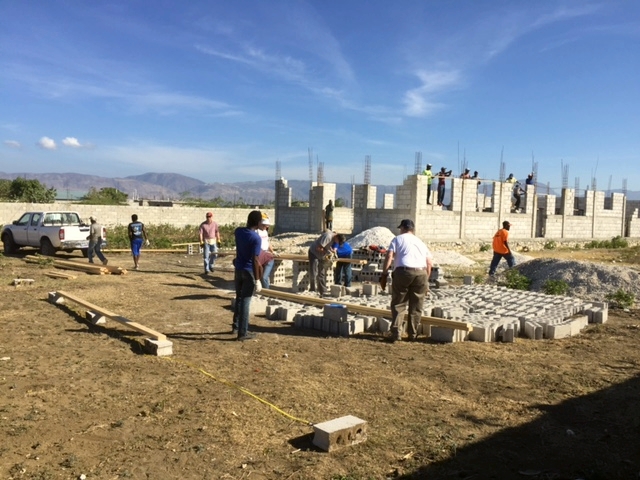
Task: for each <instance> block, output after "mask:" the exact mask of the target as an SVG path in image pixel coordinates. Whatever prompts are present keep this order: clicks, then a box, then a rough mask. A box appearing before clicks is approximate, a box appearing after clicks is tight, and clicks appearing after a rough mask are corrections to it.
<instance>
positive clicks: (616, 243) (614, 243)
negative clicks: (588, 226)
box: [584, 235, 629, 248]
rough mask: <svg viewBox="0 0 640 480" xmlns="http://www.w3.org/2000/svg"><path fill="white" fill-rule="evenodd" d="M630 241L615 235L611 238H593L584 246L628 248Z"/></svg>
mask: <svg viewBox="0 0 640 480" xmlns="http://www.w3.org/2000/svg"><path fill="white" fill-rule="evenodd" d="M627 247H629V242H627V240H626V239H624V238H622V237H621V236H620V235H618V236H617V237H613V238H612V239H611V240H592V241H590V242H589V243H587V244H586V245H585V246H584V248H627Z"/></svg>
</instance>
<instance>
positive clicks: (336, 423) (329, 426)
mask: <svg viewBox="0 0 640 480" xmlns="http://www.w3.org/2000/svg"><path fill="white" fill-rule="evenodd" d="M313 431H314V435H313V444H314V445H315V446H316V447H318V448H320V449H322V450H324V451H325V452H331V451H333V450H336V449H338V448H341V447H346V446H349V445H355V444H357V443H361V442H364V441H365V440H366V439H367V422H365V421H364V420H362V419H360V418H358V417H354V416H353V415H347V416H345V417H340V418H336V419H334V420H329V421H328V422H322V423H317V424H315V425H314V426H313Z"/></svg>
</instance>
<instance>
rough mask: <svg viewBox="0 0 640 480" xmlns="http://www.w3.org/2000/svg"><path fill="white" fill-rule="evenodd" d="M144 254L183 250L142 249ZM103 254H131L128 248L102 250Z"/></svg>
mask: <svg viewBox="0 0 640 480" xmlns="http://www.w3.org/2000/svg"><path fill="white" fill-rule="evenodd" d="M142 251H143V252H144V253H185V249H183V248H181V249H179V250H178V249H176V248H143V249H142ZM102 252H103V253H131V249H130V248H103V249H102Z"/></svg>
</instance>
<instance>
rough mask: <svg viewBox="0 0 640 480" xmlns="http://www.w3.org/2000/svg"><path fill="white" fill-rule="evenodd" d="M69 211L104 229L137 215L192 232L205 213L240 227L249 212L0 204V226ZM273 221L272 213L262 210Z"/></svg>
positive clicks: (273, 212)
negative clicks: (49, 212) (32, 213)
mask: <svg viewBox="0 0 640 480" xmlns="http://www.w3.org/2000/svg"><path fill="white" fill-rule="evenodd" d="M47 210H71V211H74V212H78V213H79V214H80V217H81V218H82V219H83V220H85V221H86V222H88V221H89V217H90V216H95V217H96V218H98V220H99V221H100V223H102V224H103V225H104V226H105V227H107V228H109V227H113V226H116V225H127V224H128V223H129V222H131V215H132V214H134V213H135V214H136V215H138V217H139V219H140V221H141V222H143V223H145V224H147V225H173V226H175V227H180V228H182V227H186V226H193V227H194V228H196V227H197V226H198V225H200V224H201V223H202V222H203V221H204V220H205V218H206V217H205V216H206V213H207V212H208V211H212V212H213V219H214V220H215V221H216V222H218V224H220V225H244V224H246V223H247V216H248V215H249V212H251V209H248V208H198V207H187V206H182V205H174V206H173V207H150V206H148V205H145V206H139V205H138V204H137V203H136V204H132V205H79V204H74V203H71V202H55V203H0V222H1V223H2V225H4V224H7V223H11V222H12V221H13V220H17V219H18V218H19V217H20V216H21V215H22V214H23V213H25V212H30V211H47ZM262 211H263V212H265V213H267V214H268V215H269V217H271V218H274V216H275V210H274V209H271V208H268V209H263V210H262Z"/></svg>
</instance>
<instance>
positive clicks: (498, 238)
mask: <svg viewBox="0 0 640 480" xmlns="http://www.w3.org/2000/svg"><path fill="white" fill-rule="evenodd" d="M510 228H511V224H510V223H509V222H507V221H506V220H505V221H504V222H502V228H501V229H500V230H498V231H497V232H496V234H495V235H494V236H493V258H492V259H491V265H490V266H489V275H490V276H494V275H495V274H496V269H497V268H498V264H499V263H500V260H502V259H503V258H504V259H505V260H506V261H507V265H509V268H511V267H513V266H514V265H515V264H516V259H515V258H514V257H513V254H512V253H511V248H510V247H509V229H510Z"/></svg>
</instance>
